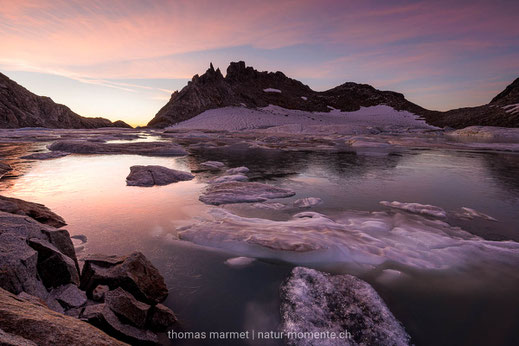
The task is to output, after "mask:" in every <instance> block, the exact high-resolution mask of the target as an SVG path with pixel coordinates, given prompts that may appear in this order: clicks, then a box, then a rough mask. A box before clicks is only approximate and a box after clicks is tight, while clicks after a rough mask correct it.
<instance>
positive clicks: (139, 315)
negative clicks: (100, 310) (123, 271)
mask: <svg viewBox="0 0 519 346" xmlns="http://www.w3.org/2000/svg"><path fill="white" fill-rule="evenodd" d="M105 304H106V305H107V306H108V307H109V308H110V309H111V310H112V311H113V312H115V313H116V314H117V315H119V316H122V317H123V318H124V319H126V320H128V321H130V322H131V324H133V325H134V326H136V327H140V328H142V327H144V325H145V324H146V317H147V315H148V311H149V310H150V306H149V305H148V304H146V303H143V302H139V301H138V300H137V299H135V297H134V296H132V295H131V294H130V293H128V292H126V291H125V290H123V289H122V288H121V287H118V288H116V289H115V290H113V291H109V292H107V293H106V295H105Z"/></svg>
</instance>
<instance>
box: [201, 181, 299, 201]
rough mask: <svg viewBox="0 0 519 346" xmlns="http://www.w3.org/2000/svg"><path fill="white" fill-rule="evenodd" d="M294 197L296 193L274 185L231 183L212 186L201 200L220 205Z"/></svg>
mask: <svg viewBox="0 0 519 346" xmlns="http://www.w3.org/2000/svg"><path fill="white" fill-rule="evenodd" d="M293 195H295V192H294V191H291V190H288V189H283V188H280V187H276V186H273V185H268V184H262V183H255V182H243V181H230V182H224V183H220V184H213V185H210V186H209V187H208V188H207V189H206V190H205V191H204V193H203V194H202V195H201V196H200V198H199V199H200V201H202V202H204V203H206V204H213V205H220V204H230V203H252V202H265V201H266V200H267V199H274V198H285V197H290V196H293Z"/></svg>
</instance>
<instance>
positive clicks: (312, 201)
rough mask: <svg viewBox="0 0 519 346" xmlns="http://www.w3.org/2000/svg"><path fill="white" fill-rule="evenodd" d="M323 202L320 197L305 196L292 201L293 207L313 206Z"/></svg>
mask: <svg viewBox="0 0 519 346" xmlns="http://www.w3.org/2000/svg"><path fill="white" fill-rule="evenodd" d="M321 203H323V201H322V199H320V198H317V197H306V198H301V199H297V200H295V201H294V207H297V208H311V207H313V206H316V205H319V204H321Z"/></svg>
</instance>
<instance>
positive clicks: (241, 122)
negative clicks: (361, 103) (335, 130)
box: [169, 105, 437, 133]
mask: <svg viewBox="0 0 519 346" xmlns="http://www.w3.org/2000/svg"><path fill="white" fill-rule="evenodd" d="M286 125H291V126H286ZM330 125H344V126H347V128H346V129H344V130H345V132H352V131H348V130H349V129H354V128H356V129H358V130H359V131H353V132H357V133H362V132H363V131H362V129H366V128H368V129H369V128H374V127H377V128H379V130H382V131H407V130H410V129H421V130H431V129H437V128H436V127H434V126H431V125H428V124H427V123H426V122H425V121H424V120H421V119H420V118H419V117H418V116H417V115H416V114H413V113H410V112H407V111H397V110H395V109H393V108H392V107H389V106H386V105H378V106H373V107H362V108H361V109H359V110H358V111H355V112H341V111H340V110H333V111H331V112H328V113H327V112H307V111H301V110H294V109H286V108H282V107H279V106H273V105H269V106H268V107H264V108H257V109H252V108H245V107H224V108H217V109H211V110H208V111H205V112H203V113H201V114H199V115H197V116H196V117H194V118H191V119H189V120H186V121H183V122H180V123H178V124H175V125H173V126H171V127H169V129H199V130H202V129H211V130H227V131H237V130H246V129H265V128H272V127H277V126H281V128H277V129H275V128H274V129H271V130H272V131H274V132H288V133H293V132H323V130H324V131H325V132H327V131H329V130H330V129H329V128H326V127H327V126H328V127H329V126H330ZM323 126H324V128H323Z"/></svg>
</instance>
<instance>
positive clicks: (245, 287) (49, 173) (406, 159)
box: [0, 144, 519, 345]
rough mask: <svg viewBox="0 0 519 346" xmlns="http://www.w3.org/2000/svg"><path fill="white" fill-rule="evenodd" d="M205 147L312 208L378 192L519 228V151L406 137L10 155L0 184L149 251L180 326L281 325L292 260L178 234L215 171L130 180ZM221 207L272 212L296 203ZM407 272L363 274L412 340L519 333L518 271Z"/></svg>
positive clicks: (116, 247)
mask: <svg viewBox="0 0 519 346" xmlns="http://www.w3.org/2000/svg"><path fill="white" fill-rule="evenodd" d="M38 146H42V144H31V145H26V146H23V147H22V146H21V147H16V148H12V147H10V148H7V147H4V148H0V149H1V150H2V153H3V154H4V155H7V156H9V155H11V156H13V157H17V156H20V155H21V154H23V152H25V151H27V150H34V149H35V148H36V147H38ZM208 159H211V160H221V161H223V162H225V163H226V164H227V165H228V166H229V167H235V166H242V165H245V166H247V167H249V168H250V170H251V174H250V176H251V177H252V178H253V179H254V180H257V181H267V180H268V182H269V183H272V184H275V185H279V186H282V187H288V188H291V189H293V190H295V191H296V192H297V195H296V196H295V197H293V198H289V199H283V200H279V202H283V203H285V202H287V203H289V202H291V201H293V200H294V199H296V198H301V197H307V196H313V197H320V198H322V200H323V202H324V203H323V204H322V205H319V206H317V207H315V208H314V209H313V210H315V211H317V212H320V213H323V214H326V215H330V216H333V215H334V214H338V213H340V212H342V211H345V210H361V211H376V210H383V207H382V206H381V205H380V204H379V201H382V200H389V201H393V200H396V201H404V202H418V203H423V204H432V205H437V206H440V207H442V208H444V209H445V210H447V211H453V210H457V209H459V208H461V207H470V208H474V209H476V210H478V211H480V212H483V213H486V214H489V215H491V216H493V217H494V218H496V219H498V220H499V221H498V222H491V221H485V220H481V219H477V220H461V219H458V218H452V217H450V218H449V219H448V222H449V223H450V224H451V225H454V226H460V227H462V228H463V229H465V230H467V231H470V232H472V233H474V234H477V235H479V236H481V237H483V238H485V239H489V240H515V241H519V227H518V225H519V178H517V177H519V155H515V154H496V153H492V154H490V153H485V154H483V153H469V152H455V151H435V150H428V151H426V150H415V151H413V150H410V151H406V152H403V153H401V154H398V155H389V156H362V155H355V154H316V153H313V154H312V153H283V152H275V151H262V150H248V151H233V152H230V153H223V152H220V151H206V152H199V153H197V155H196V156H189V157H185V158H152V157H142V156H133V155H114V156H103V155H71V156H67V157H63V158H59V159H54V160H48V161H41V162H34V161H30V162H20V161H16V160H15V163H16V164H17V170H16V171H15V173H14V174H13V175H14V176H13V177H8V178H7V179H3V180H2V181H1V182H0V188H1V189H2V190H3V191H2V194H4V195H8V196H13V197H17V198H21V199H25V200H29V201H33V202H39V203H43V204H45V205H46V206H48V207H49V208H51V209H52V210H53V211H54V212H56V213H57V214H59V215H61V216H63V217H64V218H65V220H66V221H67V223H68V226H67V229H68V230H69V231H70V233H71V234H72V235H74V234H83V235H86V236H87V237H88V242H87V243H86V244H85V246H84V249H83V250H82V252H81V253H82V254H86V253H107V254H116V253H117V254H124V253H128V252H131V251H136V250H137V251H142V252H143V253H144V254H145V255H146V256H147V257H148V258H150V260H151V261H152V262H153V263H154V264H155V265H156V266H157V267H158V268H159V270H160V271H161V273H162V274H163V275H164V277H165V278H166V281H167V284H168V287H169V289H170V295H169V297H168V299H167V301H166V302H165V303H166V305H168V306H169V307H171V308H172V309H173V310H174V311H175V312H176V313H177V315H178V317H179V319H180V321H181V328H182V330H187V331H203V330H205V331H218V330H222V331H242V330H251V329H255V330H276V328H277V326H278V324H279V319H280V317H279V311H278V306H279V300H278V299H279V298H278V290H279V285H280V284H281V282H282V281H283V280H284V278H285V277H286V275H287V274H288V273H289V272H290V270H291V265H289V264H283V263H275V262H273V261H256V262H254V263H253V264H252V265H250V266H247V267H243V268H232V267H229V266H227V265H226V264H224V261H225V260H226V259H228V258H230V257H233V256H234V255H235V254H232V253H226V252H224V251H220V250H213V249H208V248H204V247H200V246H197V245H193V244H191V243H187V242H182V241H178V240H176V236H175V234H176V232H175V231H176V228H178V227H180V226H184V225H187V224H190V223H191V221H192V219H193V218H196V217H198V216H200V215H203V214H204V213H205V212H206V211H207V210H208V209H209V208H210V207H208V206H206V205H204V204H202V203H201V202H199V201H198V196H199V194H200V192H201V190H202V189H203V188H204V187H205V183H204V181H205V179H207V178H209V177H210V174H200V175H198V176H197V178H196V179H195V180H193V181H189V182H180V183H176V184H171V185H169V186H163V187H152V188H140V187H128V186H126V184H125V178H126V176H127V175H128V173H129V167H130V166H132V165H146V164H155V165H162V166H166V167H170V168H175V169H181V170H189V169H194V168H196V167H197V163H199V162H202V161H205V160H208ZM226 208H227V209H228V210H231V211H232V212H234V213H237V214H239V215H242V216H248V217H263V218H270V219H275V220H287V219H289V218H290V217H291V215H292V214H294V213H295V212H297V210H290V209H288V210H284V211H266V210H253V209H252V208H248V207H245V206H241V205H234V206H227V207H226ZM341 268H342V267H341V266H340V265H336V264H335V263H329V264H328V265H322V266H321V268H320V269H327V270H329V271H332V272H343V269H341ZM406 274H407V276H406V277H405V278H404V279H401V280H398V281H382V280H380V279H379V278H378V277H377V276H376V275H375V274H374V273H366V274H364V275H363V279H365V280H367V281H369V282H370V283H371V284H372V285H373V286H374V287H375V288H376V289H377V291H378V292H379V293H380V295H381V296H382V297H383V298H384V300H385V301H386V303H387V304H388V306H389V308H390V309H391V310H392V312H393V313H394V314H395V316H396V317H397V318H398V319H399V320H400V321H401V322H402V323H403V324H404V325H405V327H406V329H407V331H408V332H409V334H410V335H411V337H412V341H413V342H414V343H415V344H417V345H489V344H491V345H517V344H519V334H518V333H517V330H519V295H518V294H517V292H518V291H519V290H518V289H519V270H510V269H505V270H502V268H496V267H494V264H492V263H488V264H486V263H478V265H475V266H474V267H473V268H466V269H464V270H463V272H459V271H441V272H438V271H435V272H432V271H423V270H407V271H406ZM165 342H167V340H165ZM189 344H196V342H190V343H189ZM262 344H264V343H262ZM274 344H276V343H275V342H274Z"/></svg>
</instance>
